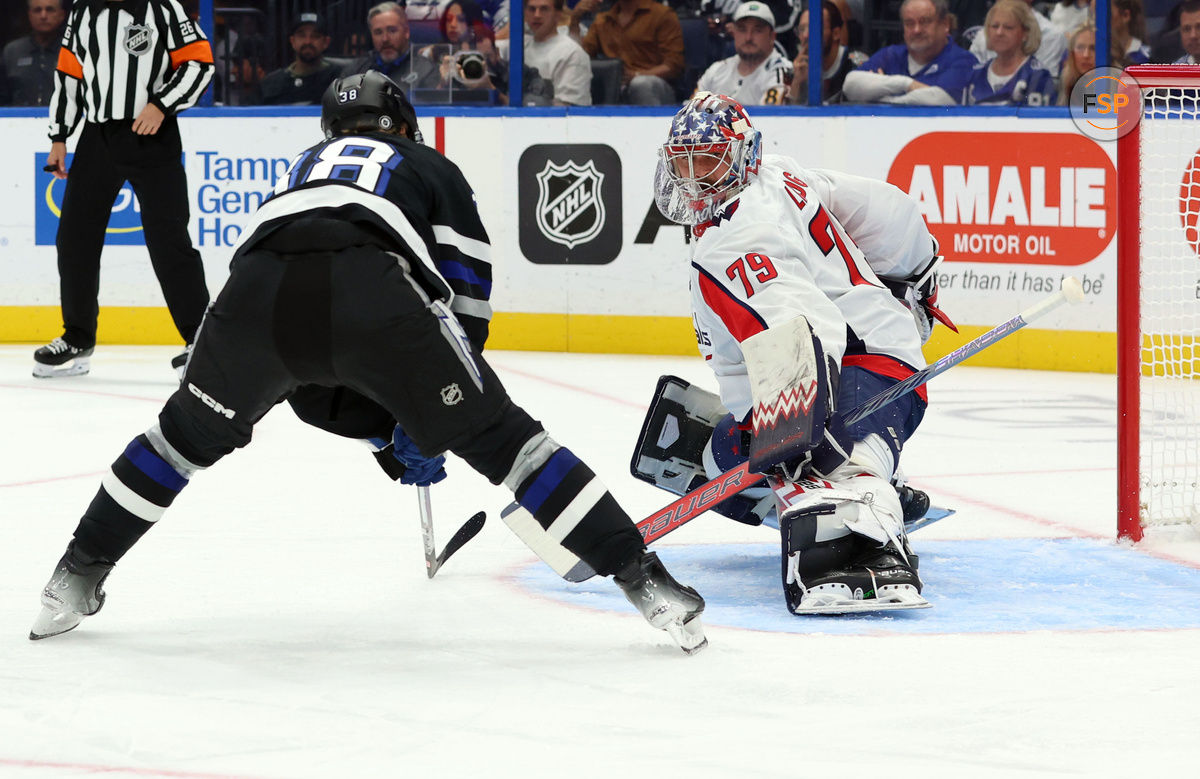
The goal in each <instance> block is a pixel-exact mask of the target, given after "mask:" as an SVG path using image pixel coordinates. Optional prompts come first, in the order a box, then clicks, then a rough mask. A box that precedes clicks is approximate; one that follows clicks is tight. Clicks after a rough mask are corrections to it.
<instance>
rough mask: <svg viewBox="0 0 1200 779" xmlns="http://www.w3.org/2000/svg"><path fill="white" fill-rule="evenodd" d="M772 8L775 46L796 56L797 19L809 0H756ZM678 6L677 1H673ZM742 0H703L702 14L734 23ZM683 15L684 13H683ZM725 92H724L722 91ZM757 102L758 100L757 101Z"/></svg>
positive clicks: (788, 54)
mask: <svg viewBox="0 0 1200 779" xmlns="http://www.w3.org/2000/svg"><path fill="white" fill-rule="evenodd" d="M756 1H758V2H762V3H763V4H764V5H766V6H767V7H768V8H770V9H771V16H772V17H773V18H774V19H775V47H776V48H778V49H780V50H781V51H782V53H783V54H784V55H785V56H786V57H787V58H788V59H791V58H792V57H794V56H796V51H797V49H798V47H799V43H798V42H797V39H796V20H797V19H798V18H799V17H800V12H801V11H803V10H804V9H805V7H807V5H808V2H807V0H756ZM671 5H672V6H676V5H677V4H676V2H672V3H671ZM741 5H742V0H701V2H700V12H701V15H703V16H706V17H709V18H710V19H716V18H718V17H719V18H720V19H721V20H722V22H721V23H722V25H724V23H726V22H727V23H728V24H729V25H732V24H733V22H734V21H736V19H735V17H736V15H737V10H738V8H739V7H741ZM681 15H682V14H681ZM722 94H723V93H722ZM755 102H757V101H755Z"/></svg>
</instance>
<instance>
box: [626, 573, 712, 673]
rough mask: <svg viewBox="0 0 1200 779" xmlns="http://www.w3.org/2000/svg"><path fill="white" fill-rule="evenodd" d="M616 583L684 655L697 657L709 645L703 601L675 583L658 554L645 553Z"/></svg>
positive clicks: (692, 592) (689, 589) (631, 601)
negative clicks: (701, 621)
mask: <svg viewBox="0 0 1200 779" xmlns="http://www.w3.org/2000/svg"><path fill="white" fill-rule="evenodd" d="M613 580H614V581H615V582H616V583H617V586H618V587H620V588H621V591H622V592H624V593H625V597H626V598H627V599H628V600H629V602H630V603H632V604H633V605H634V607H635V608H636V609H637V610H638V611H639V612H641V614H642V616H643V617H645V618H646V621H647V622H649V623H650V627H653V628H658V629H659V630H665V631H667V633H669V634H670V636H671V638H673V639H675V643H677V644H679V648H680V649H682V650H683V651H684V652H685V653H687V654H689V655H690V654H694V653H696V652H699V651H700V650H701V649H703V648H704V647H706V646H708V639H707V638H706V637H705V636H704V627H703V625H702V624H701V623H700V615H701V614H702V613H703V612H704V598H702V597H700V593H698V592H696V591H695V590H693V589H692V588H691V587H686V586H684V585H682V584H680V583H679V582H677V581H675V579H674V578H673V577H672V576H671V574H669V573H668V572H667V569H666V568H665V567H663V564H662V562H661V561H660V560H659V559H658V555H657V554H655V553H654V552H646V553H644V554H643V555H642V556H641V558H639V559H638V560H635V561H633V562H632V563H630V564H629V565H627V566H626V567H625V568H624V570H622V571H620V572H619V573H617V574H616V575H615V576H613Z"/></svg>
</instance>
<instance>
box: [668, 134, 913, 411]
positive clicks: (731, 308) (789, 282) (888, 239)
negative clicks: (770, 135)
mask: <svg viewBox="0 0 1200 779" xmlns="http://www.w3.org/2000/svg"><path fill="white" fill-rule="evenodd" d="M692 235H693V241H692V244H691V246H692V266H691V271H692V272H691V296H692V312H693V322H694V325H695V330H696V340H697V342H698V344H699V348H700V352H701V354H702V355H703V357H704V359H705V360H706V361H707V362H708V364H709V366H710V367H711V368H712V370H713V372H714V373H715V374H716V376H717V381H718V384H719V386H720V393H721V400H722V402H723V403H724V404H725V407H726V408H727V409H729V411H730V412H732V413H733V415H734V417H735V418H738V419H744V418H745V416H746V414H747V413H749V411H750V408H751V405H752V401H751V390H750V380H749V378H748V376H747V371H746V365H745V360H744V357H743V354H742V349H741V343H742V341H744V340H746V339H747V338H749V337H750V336H752V335H754V334H755V333H758V332H761V331H762V330H765V329H767V328H769V327H773V326H779V325H782V324H784V323H786V322H789V321H791V320H793V319H795V318H796V317H797V316H800V315H803V316H804V317H805V318H806V319H807V320H808V322H809V325H810V326H811V327H812V330H813V332H814V334H815V335H816V336H817V338H819V339H820V341H821V346H822V347H823V349H824V350H825V353H826V355H829V356H831V357H832V358H833V360H834V361H835V362H837V363H838V364H839V365H841V366H848V365H856V366H860V367H862V368H865V369H868V370H871V371H873V372H875V373H878V374H881V375H884V376H889V377H892V378H896V379H903V378H906V377H907V376H909V375H911V374H912V373H914V372H916V371H917V370H919V369H921V368H923V367H924V366H925V360H924V357H923V356H922V353H921V338H920V335H919V334H918V332H917V328H916V326H915V324H914V322H913V316H912V314H911V313H910V312H909V311H908V309H907V308H906V307H905V306H904V304H903V303H901V302H900V301H898V300H897V299H896V298H895V297H894V296H893V295H892V293H891V292H890V291H889V290H888V288H887V287H885V286H884V284H883V283H882V282H881V281H880V280H879V275H886V276H888V277H891V278H905V277H907V276H909V275H911V274H912V273H913V272H914V271H916V270H918V269H920V268H922V267H924V266H927V265H928V264H929V262H930V260H931V259H932V257H933V254H934V243H933V239H932V237H931V236H930V235H929V232H928V230H927V229H926V227H925V223H924V221H923V220H922V219H921V216H920V214H919V212H918V211H917V208H916V204H915V203H914V202H913V201H912V200H911V198H909V197H908V195H906V194H905V193H904V192H903V191H901V190H899V189H897V188H896V187H894V186H892V185H890V184H887V183H886V182H881V181H876V180H873V179H867V178H862V177H859V176H851V175H848V174H844V173H836V172H834V171H825V170H806V169H803V168H801V167H800V166H799V165H797V164H796V162H795V161H794V160H792V159H790V158H788V157H782V156H778V155H764V157H763V161H762V164H761V166H760V168H759V171H758V177H757V180H756V181H755V182H754V183H753V184H752V185H751V186H749V187H747V188H746V189H745V190H743V191H742V192H741V194H740V196H739V197H737V199H735V200H733V201H732V202H730V203H729V204H728V205H727V206H725V207H724V208H723V209H721V210H720V211H718V213H717V215H716V216H715V217H714V218H713V219H712V220H710V221H708V222H705V223H703V224H700V225H697V226H695V227H693V228H692ZM864 253H865V256H864ZM868 258H870V261H869V262H868ZM918 392H919V393H921V394H922V397H924V389H923V388H922V389H919V390H918Z"/></svg>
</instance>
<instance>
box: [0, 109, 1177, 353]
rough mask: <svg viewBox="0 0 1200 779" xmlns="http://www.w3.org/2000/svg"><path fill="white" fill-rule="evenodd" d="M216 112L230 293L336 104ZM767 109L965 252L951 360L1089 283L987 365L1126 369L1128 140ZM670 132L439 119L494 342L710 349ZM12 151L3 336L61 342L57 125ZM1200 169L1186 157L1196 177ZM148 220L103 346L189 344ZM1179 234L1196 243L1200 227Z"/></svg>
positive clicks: (800, 153)
mask: <svg viewBox="0 0 1200 779" xmlns="http://www.w3.org/2000/svg"><path fill="white" fill-rule="evenodd" d="M195 113H196V114H197V115H195V116H185V117H183V118H181V120H180V125H181V129H182V133H183V143H184V149H185V154H184V156H185V165H186V169H187V173H188V178H189V187H190V190H191V222H190V229H191V234H192V238H193V240H194V241H195V243H196V245H197V247H198V248H199V249H200V251H201V253H202V255H203V257H204V263H205V268H206V272H207V276H208V281H209V285H210V287H211V288H212V289H214V290H215V289H217V288H219V287H220V285H221V284H222V283H223V282H224V280H225V278H226V277H227V275H228V264H229V260H230V256H231V254H232V249H233V246H234V245H235V244H236V242H237V239H238V237H239V235H240V234H241V231H242V228H243V227H244V225H245V224H246V223H247V222H248V220H249V219H250V217H251V215H252V214H253V212H254V210H255V209H256V208H257V207H258V206H259V204H261V202H262V201H263V199H264V198H265V197H266V196H267V195H268V194H269V193H270V191H271V190H272V188H273V187H274V184H275V182H276V180H277V178H278V177H279V176H280V175H282V174H283V172H284V171H285V170H286V169H287V166H288V164H289V162H290V161H291V159H292V158H293V157H294V156H295V155H296V154H297V153H298V152H299V151H301V150H303V149H304V148H306V147H307V146H309V145H311V144H312V143H314V142H315V141H316V140H318V138H319V136H320V130H319V121H318V119H317V116H316V113H315V111H304V115H278V116H269V115H268V116H229V115H228V113H225V114H220V115H217V114H214V113H206V112H204V111H203V110H200V111H197V112H195ZM292 113H293V114H295V113H298V112H292ZM751 116H752V119H753V120H754V121H755V125H756V126H757V127H759V128H760V129H761V130H762V132H763V137H764V143H765V147H764V151H765V152H767V153H776V154H784V155H787V156H790V157H792V158H793V159H795V160H796V162H797V163H798V164H799V165H800V166H802V167H813V168H832V169H835V170H840V171H845V172H848V173H854V174H858V175H862V176H868V177H874V178H881V179H886V180H888V181H890V182H892V183H893V184H895V185H897V186H899V187H901V188H902V189H904V190H905V191H907V192H908V193H909V194H910V195H911V196H912V197H914V198H915V199H916V200H917V202H918V203H919V205H920V208H921V211H922V214H923V215H924V217H925V220H926V222H927V223H928V225H929V227H930V230H931V231H932V233H933V234H934V235H935V237H937V239H938V240H939V242H940V243H941V247H942V252H943V254H944V255H945V256H946V260H947V261H946V263H945V264H944V265H943V266H942V274H941V277H940V282H941V288H942V293H941V294H942V297H941V302H942V307H943V309H945V310H946V311H947V312H949V313H950V314H951V316H952V317H953V318H954V319H955V320H956V322H957V323H958V324H959V325H960V329H961V330H962V333H961V334H960V335H959V336H955V335H954V334H953V333H949V332H948V331H944V329H943V328H939V331H940V332H939V333H938V335H937V336H936V337H935V339H934V340H933V341H931V343H930V344H929V347H928V349H929V352H930V354H931V355H934V356H937V355H940V354H944V353H945V352H946V351H948V350H949V349H951V348H953V347H954V346H956V345H958V344H960V343H963V342H965V341H966V340H968V339H969V338H971V337H973V336H975V335H978V334H979V333H981V332H983V331H984V330H986V329H988V328H990V327H992V326H994V325H996V324H999V323H1000V322H1003V321H1005V320H1007V319H1009V318H1011V317H1012V316H1014V315H1015V314H1016V313H1018V312H1019V311H1020V310H1021V309H1022V308H1023V307H1026V306H1028V305H1030V304H1032V303H1034V302H1036V301H1037V300H1039V299H1040V298H1042V297H1044V296H1045V295H1046V294H1048V293H1049V292H1052V291H1053V290H1055V289H1057V287H1058V283H1059V281H1060V279H1061V278H1062V277H1063V276H1064V275H1073V276H1076V277H1078V278H1079V279H1080V281H1081V282H1082V283H1083V288H1084V292H1085V293H1086V298H1085V302H1084V304H1083V305H1078V306H1069V307H1063V308H1061V309H1059V310H1058V311H1056V312H1054V313H1053V314H1051V315H1050V316H1048V317H1047V318H1046V319H1044V320H1041V321H1039V322H1038V323H1037V325H1036V326H1035V327H1033V328H1029V329H1028V332H1024V331H1023V332H1021V333H1018V334H1017V336H1015V337H1014V338H1012V339H1008V340H1009V341H1012V343H1011V344H1002V345H1000V347H998V348H997V349H994V350H988V352H987V353H986V354H985V355H983V356H981V357H982V359H980V360H979V361H978V363H977V364H991V365H1007V366H1011V367H1029V368H1051V369H1074V370H1095V371H1111V370H1113V369H1114V367H1115V356H1114V353H1113V351H1114V344H1115V335H1114V332H1115V329H1116V326H1115V322H1116V287H1117V285H1116V241H1115V238H1116V233H1117V229H1118V224H1117V210H1116V171H1115V165H1114V157H1115V151H1116V150H1115V145H1114V144H1111V143H1098V142H1096V141H1093V140H1091V139H1089V138H1087V137H1085V136H1083V135H1081V134H1080V133H1079V132H1078V131H1077V130H1076V129H1075V127H1074V125H1073V124H1072V122H1071V120H1070V119H1069V118H1068V117H1065V116H1064V117H1051V118H1030V117H1024V116H997V117H988V118H985V119H981V118H980V117H979V116H932V117H931V116H912V117H907V116H896V115H888V116H882V117H880V116H814V117H807V116H806V117H799V116H795V115H790V116H788V115H779V114H771V113H767V112H762V113H761V114H760V115H755V114H753V112H752V114H751ZM669 121H670V120H669V117H668V116H667V115H665V114H664V115H662V116H658V115H653V116H648V115H628V116H623V115H618V116H606V117H603V119H602V120H601V119H599V118H597V117H596V116H589V115H585V114H581V115H569V116H554V117H545V116H533V115H527V114H526V115H523V114H522V112H520V111H513V112H511V114H505V115H500V116H488V117H457V116H448V117H433V116H429V117H423V118H422V129H423V131H424V133H425V135H426V139H427V142H429V143H430V144H431V145H436V146H437V147H438V148H439V149H441V150H442V151H443V152H444V153H445V154H446V155H447V156H448V157H449V158H450V159H451V160H453V161H454V162H455V163H457V164H458V166H459V167H460V168H461V169H462V170H463V172H464V173H465V175H466V176H467V179H468V180H469V181H470V182H471V183H472V185H473V186H474V188H475V191H476V197H477V200H478V203H479V208H480V213H481V215H482V218H483V221H484V224H485V226H486V228H487V229H488V232H489V234H490V236H491V239H492V243H493V264H494V273H495V278H494V288H493V299H492V303H493V308H494V309H495V311H496V319H495V323H494V327H493V338H492V340H491V341H490V345H491V346H492V347H494V348H517V349H553V350H558V349H564V350H575V351H607V352H632V353H662V354H689V353H694V352H695V345H694V343H693V342H692V330H691V326H690V320H689V315H688V291H687V271H686V265H687V246H686V244H685V231H684V229H683V228H682V227H679V226H677V225H673V224H670V223H667V222H666V221H665V220H664V219H663V217H662V216H661V215H660V214H659V213H658V211H657V209H656V208H655V206H654V200H653V190H652V182H653V177H654V169H655V165H656V153H657V146H658V144H659V143H660V142H661V138H662V137H663V136H664V133H665V131H666V128H667V126H668V124H669ZM0 141H2V142H0V160H2V164H3V166H4V170H5V171H6V172H7V175H6V176H5V178H4V183H3V185H0V198H2V207H0V248H3V251H2V252H0V275H2V277H3V278H4V280H5V281H4V284H3V285H2V286H0V340H5V341H37V340H44V339H45V338H48V337H51V336H53V334H54V333H52V332H50V331H51V330H54V329H55V328H56V327H57V325H58V320H57V304H58V275H57V271H56V258H55V247H54V235H55V231H56V229H57V220H58V204H59V203H61V199H62V188H63V184H62V182H57V181H56V180H55V179H54V178H53V177H52V176H51V175H50V174H48V173H45V172H43V171H42V169H41V168H42V165H43V164H44V161H45V156H46V152H47V151H48V149H49V146H48V142H47V141H45V120H44V119H41V118H36V117H17V118H8V119H6V120H5V122H3V123H2V125H0ZM68 148H69V149H70V148H71V146H69V147H68ZM1192 164H1193V161H1192V160H1179V161H1178V165H1179V169H1180V179H1181V180H1182V179H1183V177H1184V176H1185V175H1186V174H1187V171H1189V170H1190V166H1191V165H1192ZM138 208H139V204H138V203H137V201H136V199H135V198H134V197H133V194H132V191H131V190H129V188H128V186H127V187H126V189H125V190H123V191H122V193H121V194H120V195H119V197H118V198H117V201H116V203H115V204H114V207H113V216H112V221H111V222H110V225H109V232H108V237H107V241H106V243H107V245H106V247H105V250H104V255H103V261H102V280H101V291H100V302H101V307H102V314H101V333H100V337H101V340H102V341H108V342H114V341H115V342H130V343H171V342H173V339H175V338H176V337H177V336H176V335H175V334H174V332H173V330H172V328H171V327H170V322H169V318H168V317H167V316H166V312H165V307H164V304H163V301H162V297H161V292H160V291H159V288H158V285H157V282H156V281H155V279H154V276H153V273H152V272H151V269H150V264H149V259H148V257H147V255H146V250H145V246H144V243H143V242H142V239H141V234H140V222H139V220H138ZM1167 218H1168V219H1169V217H1167ZM1176 221H1177V220H1176ZM1169 227H1170V228H1171V229H1170V230H1169V231H1168V232H1170V234H1171V235H1177V236H1178V237H1177V240H1179V241H1186V238H1185V232H1184V229H1183V226H1182V225H1171V226H1169ZM106 331H107V332H106Z"/></svg>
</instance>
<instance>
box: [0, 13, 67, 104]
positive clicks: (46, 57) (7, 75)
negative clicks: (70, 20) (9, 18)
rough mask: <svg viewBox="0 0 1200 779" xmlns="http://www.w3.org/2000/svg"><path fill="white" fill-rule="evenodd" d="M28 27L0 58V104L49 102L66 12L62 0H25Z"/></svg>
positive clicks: (5, 48) (6, 47) (52, 91)
mask: <svg viewBox="0 0 1200 779" xmlns="http://www.w3.org/2000/svg"><path fill="white" fill-rule="evenodd" d="M28 11H29V27H30V29H31V32H30V34H29V35H26V36H25V37H24V38H18V39H16V40H15V41H11V42H10V43H9V44H8V45H7V46H5V47H4V55H3V58H0V105H25V106H29V105H43V106H44V105H49V104H50V96H51V95H52V94H54V69H55V67H56V65H57V64H58V50H59V44H60V42H61V41H62V37H63V23H64V22H65V21H66V19H67V13H66V11H64V10H63V6H62V2H61V0H28Z"/></svg>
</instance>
